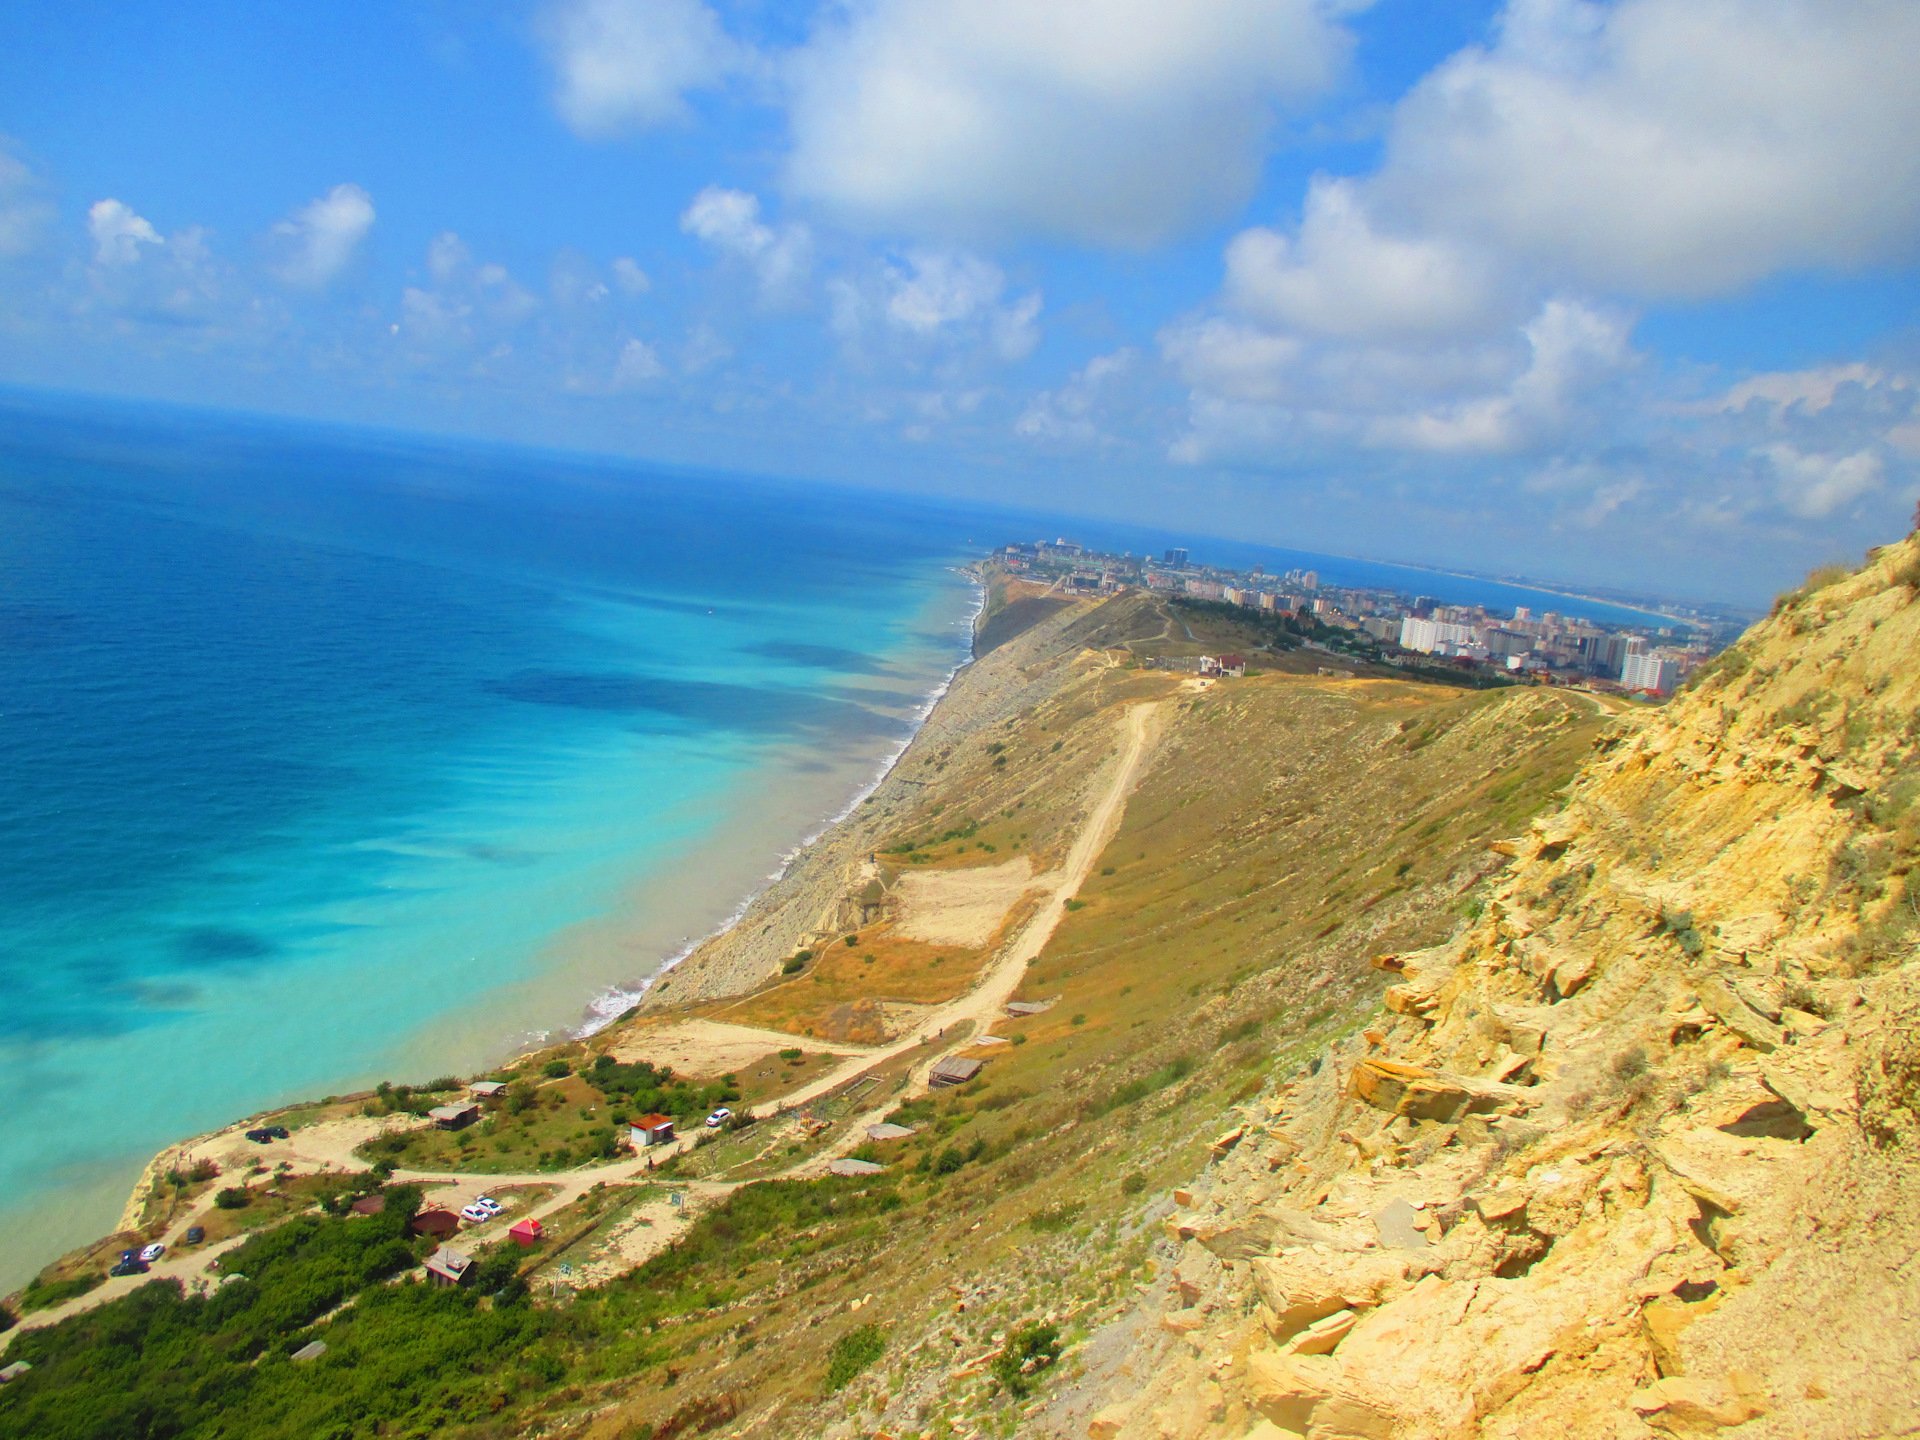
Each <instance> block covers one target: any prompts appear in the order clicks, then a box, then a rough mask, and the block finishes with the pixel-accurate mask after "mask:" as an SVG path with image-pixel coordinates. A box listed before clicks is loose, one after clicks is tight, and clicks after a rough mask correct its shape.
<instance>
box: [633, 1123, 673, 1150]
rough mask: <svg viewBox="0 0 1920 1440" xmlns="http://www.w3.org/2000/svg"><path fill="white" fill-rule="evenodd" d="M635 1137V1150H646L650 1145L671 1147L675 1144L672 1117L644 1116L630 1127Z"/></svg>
mask: <svg viewBox="0 0 1920 1440" xmlns="http://www.w3.org/2000/svg"><path fill="white" fill-rule="evenodd" d="M629 1133H630V1134H631V1135H632V1137H633V1148H634V1149H636V1150H644V1149H646V1148H647V1147H648V1146H649V1145H671V1144H672V1143H673V1117H672V1116H671V1115H642V1116H641V1117H640V1118H639V1119H638V1120H635V1121H634V1122H633V1123H632V1125H631V1126H630V1127H629Z"/></svg>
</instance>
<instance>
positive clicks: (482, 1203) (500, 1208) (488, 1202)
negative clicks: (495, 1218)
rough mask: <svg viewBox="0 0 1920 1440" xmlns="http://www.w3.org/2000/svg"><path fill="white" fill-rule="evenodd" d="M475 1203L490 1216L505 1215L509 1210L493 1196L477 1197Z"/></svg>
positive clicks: (474, 1199) (474, 1198)
mask: <svg viewBox="0 0 1920 1440" xmlns="http://www.w3.org/2000/svg"><path fill="white" fill-rule="evenodd" d="M473 1203H474V1204H476V1205H478V1206H479V1207H480V1208H481V1209H482V1210H484V1211H486V1212H487V1213H488V1214H489V1215H500V1214H504V1213H505V1211H506V1208H507V1207H506V1206H504V1205H502V1204H501V1203H500V1202H499V1201H498V1200H496V1199H494V1198H493V1197H492V1196H491V1195H476V1196H474V1197H473Z"/></svg>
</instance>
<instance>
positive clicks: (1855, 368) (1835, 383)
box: [1711, 360, 1912, 415]
mask: <svg viewBox="0 0 1920 1440" xmlns="http://www.w3.org/2000/svg"><path fill="white" fill-rule="evenodd" d="M1848 385H1857V386H1859V387H1860V388H1862V389H1864V390H1875V389H1879V388H1881V387H1882V386H1885V387H1887V388H1889V389H1893V390H1910V389H1911V388H1912V382H1910V381H1909V380H1908V379H1907V377H1906V376H1904V375H1889V374H1888V373H1887V372H1886V371H1885V370H1883V369H1881V368H1880V367H1879V366H1877V365H1869V364H1867V363H1866V362H1865V361H1862V360H1856V361H1854V362H1852V363H1851V364H1847V365H1823V366H1819V367H1818V368H1816V369H1812V370H1774V371H1769V372H1768V373H1766V374H1764V375H1754V376H1750V377H1749V378H1747V379H1745V380H1742V381H1741V382H1740V383H1739V384H1737V385H1735V386H1733V387H1732V388H1731V389H1730V390H1728V391H1727V393H1726V394H1725V395H1723V396H1721V397H1720V398H1719V399H1718V400H1716V401H1714V402H1712V406H1711V408H1713V409H1715V410H1724V411H1729V412H1733V411H1740V410H1745V409H1746V408H1747V407H1748V406H1749V405H1753V404H1755V403H1758V404H1760V405H1763V406H1771V407H1773V408H1774V409H1776V410H1789V409H1793V410H1799V411H1801V412H1802V413H1804V414H1808V415H1817V414H1819V413H1820V412H1821V411H1823V410H1827V409H1830V408H1832V406H1833V402H1834V400H1835V398H1836V397H1837V396H1838V395H1839V393H1840V391H1841V389H1842V388H1843V387H1845V386H1848Z"/></svg>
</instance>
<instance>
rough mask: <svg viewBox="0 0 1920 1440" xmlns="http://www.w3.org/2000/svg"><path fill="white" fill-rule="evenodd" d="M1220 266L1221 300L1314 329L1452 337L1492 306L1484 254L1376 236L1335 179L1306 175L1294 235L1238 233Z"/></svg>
mask: <svg viewBox="0 0 1920 1440" xmlns="http://www.w3.org/2000/svg"><path fill="white" fill-rule="evenodd" d="M1226 263H1227V281H1226V293H1225V299H1226V302H1227V303H1228V304H1229V305H1230V306H1232V307H1234V308H1236V309H1238V310H1240V311H1242V312H1244V313H1246V314H1249V315H1252V316H1255V317H1258V318H1260V319H1262V320H1266V321H1268V322H1271V323H1273V324H1275V325H1278V326H1280V327H1282V328H1286V329H1293V330H1300V331H1306V332H1308V333H1310V334H1315V335H1326V336H1336V337H1339V338H1343V339H1371V338H1382V337H1396V336H1409V335H1412V336H1418V335H1434V334H1455V333H1459V332H1461V331H1468V330H1473V329H1476V328H1479V327H1482V326H1484V325H1485V324H1486V323H1487V322H1488V320H1489V319H1490V317H1492V316H1494V315H1497V314H1498V313H1499V311H1500V309H1501V308H1502V307H1501V303H1500V300H1499V298H1498V297H1497V295H1496V291H1495V284H1494V279H1495V277H1494V275H1493V273H1492V267H1491V266H1490V265H1488V264H1487V262H1486V260H1485V259H1484V257H1482V256H1479V255H1477V254H1475V253H1473V252H1472V251H1470V250H1469V249H1468V248H1466V247H1464V246H1461V245H1458V244H1456V243H1454V242H1452V241H1449V240H1444V239H1436V238H1433V237H1431V236H1411V237H1410V236H1398V235H1388V234H1385V233H1383V232H1382V231H1381V230H1380V229H1379V228H1378V227H1377V226H1376V224H1375V223H1374V221H1373V220H1372V218H1371V217H1369V216H1368V215H1367V213H1366V210H1365V206H1364V204H1363V202H1362V201H1361V199H1360V196H1359V194H1358V193H1357V190H1356V187H1355V186H1354V185H1353V184H1352V182H1350V181H1344V180H1328V179H1325V178H1324V177H1323V178H1320V179H1316V180H1315V181H1314V183H1313V186H1312V188H1311V189H1310V190H1309V191H1308V193H1307V205H1306V213H1305V215H1304V217H1303V218H1302V220H1301V223H1300V229H1299V234H1298V235H1297V236H1295V237H1289V236H1286V235H1283V234H1281V233H1279V232H1278V231H1275V230H1270V229H1265V228H1258V227H1257V228H1255V229H1251V230H1244V231H1242V232H1241V233H1240V234H1239V235H1237V236H1235V237H1234V239H1233V241H1232V242H1231V243H1230V244H1229V245H1228V246H1227V256H1226Z"/></svg>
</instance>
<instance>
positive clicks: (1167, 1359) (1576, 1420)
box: [1100, 539, 1920, 1440]
mask: <svg viewBox="0 0 1920 1440" xmlns="http://www.w3.org/2000/svg"><path fill="white" fill-rule="evenodd" d="M1917 589H1920V541H1916V540H1915V539H1909V540H1907V541H1905V542H1903V543H1901V544H1900V545H1897V546H1892V547H1889V548H1888V549H1887V550H1885V551H1882V552H1880V553H1879V554H1878V555H1877V556H1876V557H1875V558H1874V559H1873V560H1872V561H1871V562H1870V563H1869V564H1868V565H1867V566H1866V567H1865V568H1864V569H1863V570H1861V571H1860V572H1858V573H1856V574H1854V575H1852V576H1850V577H1847V578H1845V579H1842V580H1839V581H1837V582H1835V583H1832V584H1829V585H1827V586H1825V587H1824V588H1821V589H1818V590H1812V591H1806V592H1800V593H1797V594H1796V595H1794V596H1791V597H1788V598H1787V599H1785V600H1783V602H1782V603H1781V605H1780V606H1778V607H1777V608H1776V611H1775V613H1774V615H1773V616H1772V617H1770V618H1769V619H1768V620H1766V621H1764V622H1762V623H1761V624H1760V625H1758V626H1756V627H1755V629H1754V630H1753V631H1752V632H1750V633H1749V635H1748V636H1747V637H1746V638H1745V639H1743V640H1742V642H1741V643H1740V644H1739V645H1738V646H1736V647H1735V648H1734V649H1733V650H1731V651H1730V652H1728V654H1727V656H1725V657H1723V658H1722V659H1721V660H1720V661H1719V662H1718V663H1717V664H1716V666H1715V668H1714V672H1713V673H1711V674H1709V675H1707V676H1705V677H1703V678H1702V679H1701V680H1700V681H1699V682H1698V683H1697V684H1696V685H1695V686H1694V687H1693V688H1691V689H1690V690H1689V691H1688V692H1687V693H1685V694H1683V695H1682V696H1680V697H1679V698H1677V699H1676V700H1675V701H1674V702H1672V704H1670V705H1669V706H1668V707H1667V708H1666V709H1665V710H1663V711H1660V712H1656V713H1653V714H1651V715H1649V716H1647V717H1645V718H1644V719H1643V720H1641V722H1640V723H1637V724H1636V723H1631V722H1630V721H1623V723H1622V724H1620V725H1619V726H1618V727H1616V728H1615V729H1613V730H1611V731H1610V732H1608V733H1607V734H1606V735H1604V736H1603V737H1602V739H1601V740H1600V741H1599V742H1598V746H1597V750H1596V753H1595V755H1594V757H1593V759H1592V760H1591V762H1590V763H1589V764H1588V765H1587V766H1586V767H1585V768H1584V770H1583V771H1582V773H1581V774H1580V776H1579V777H1578V778H1577V780H1576V781H1575V783H1574V784H1573V785H1572V786H1571V787H1570V789H1569V792H1568V794H1567V797H1566V803H1565V805H1564V807H1563V808H1562V809H1561V810H1559V811H1558V812H1556V813H1554V814H1552V815H1549V816H1546V817H1544V818H1542V819H1541V820H1539V821H1537V822H1535V824H1534V825H1533V826H1532V827H1531V829H1530V830H1529V832H1528V833H1527V834H1525V835H1522V836H1519V837H1517V838H1515V839H1513V840H1511V841H1508V842H1505V843H1503V845H1502V846H1501V847H1499V848H1500V849H1501V851H1502V853H1505V854H1507V855H1509V856H1510V857H1511V864H1510V865H1509V867H1508V869H1507V870H1506V872H1505V873H1504V874H1503V875H1502V876H1501V877H1500V878H1498V879H1497V880H1495V881H1493V882H1490V884H1489V886H1488V888H1487V891H1486V893H1485V895H1484V908H1483V910H1482V912H1481V914H1480V916H1479V918H1478V919H1477V920H1476V921H1475V922H1474V923H1472V924H1471V925H1470V926H1469V927H1468V928H1467V929H1466V930H1465V931H1463V932H1462V933H1461V934H1459V935H1458V936H1456V937H1455V938H1454V939H1453V940H1452V941H1451V942H1449V943H1448V944H1446V945H1444V946H1442V947H1439V948H1437V949H1435V950H1432V951H1426V952H1421V953H1418V954H1412V955H1390V956H1380V957H1376V958H1375V959H1374V961H1373V963H1374V964H1375V965H1376V966H1378V967H1379V968H1381V969H1383V970H1386V971H1387V972H1389V974H1390V975H1391V976H1392V977H1393V979H1394V981H1395V984H1394V987H1393V988H1392V989H1390V990H1389V991H1388V992H1387V998H1386V1005H1385V1011H1386V1013H1385V1014H1384V1015H1383V1016H1382V1017H1381V1018H1380V1020H1379V1021H1378V1022H1377V1023H1376V1024H1375V1025H1374V1026H1373V1028H1371V1029H1369V1030H1367V1031H1366V1032H1365V1033H1364V1034H1363V1035H1361V1036H1359V1037H1356V1038H1355V1039H1354V1041H1353V1042H1351V1044H1350V1045H1348V1046H1347V1047H1346V1048H1345V1049H1344V1050H1341V1051H1339V1052H1336V1053H1333V1054H1330V1055H1327V1056H1324V1057H1322V1059H1321V1060H1320V1061H1318V1062H1316V1064H1315V1065H1314V1066H1313V1067H1312V1070H1311V1073H1309V1072H1307V1071H1302V1072H1300V1073H1299V1074H1296V1075H1294V1076H1292V1077H1290V1078H1288V1079H1287V1080H1286V1081H1285V1082H1284V1083H1281V1084H1279V1085H1277V1086H1276V1087H1275V1088H1274V1089H1273V1090H1272V1091H1271V1093H1269V1094H1267V1095H1266V1096H1264V1097H1263V1098H1261V1099H1259V1100H1257V1101H1255V1102H1253V1103H1252V1104H1251V1105H1249V1106H1247V1107H1244V1108H1245V1111H1246V1113H1245V1114H1244V1115H1243V1116H1241V1117H1240V1119H1241V1121H1242V1123H1243V1124H1244V1126H1245V1131H1244V1135H1243V1138H1242V1139H1241V1141H1240V1143H1239V1144H1237V1145H1236V1146H1235V1147H1233V1148H1232V1149H1231V1150H1230V1151H1227V1152H1225V1153H1219V1152H1216V1153H1217V1157H1218V1158H1216V1160H1215V1162H1214V1163H1213V1165H1212V1167H1211V1168H1210V1170H1209V1171H1208V1173H1207V1174H1205V1175H1204V1176H1202V1177H1200V1178H1198V1179H1196V1180H1195V1181H1194V1182H1193V1183H1192V1185H1191V1186H1190V1187H1188V1188H1187V1189H1186V1190H1183V1191H1182V1192H1180V1193H1179V1195H1178V1197H1177V1198H1178V1199H1179V1201H1180V1202H1182V1203H1181V1205H1180V1208H1179V1210H1178V1211H1177V1213H1176V1214H1175V1215H1174V1216H1173V1217H1172V1218H1171V1219H1170V1220H1169V1221H1168V1222H1167V1230H1168V1235H1169V1243H1170V1244H1172V1245H1174V1246H1176V1247H1177V1256H1176V1259H1175V1267H1176V1274H1175V1284H1174V1285H1173V1286H1172V1287H1171V1292H1170V1293H1171V1296H1172V1298H1173V1301H1174V1302H1176V1303H1178V1305H1179V1306H1180V1307H1181V1308H1179V1309H1178V1310H1177V1311H1174V1312H1171V1313H1169V1314H1168V1315H1166V1316H1165V1317H1163V1323H1162V1324H1161V1326H1160V1327H1158V1329H1157V1330H1156V1331H1155V1332H1154V1333H1155V1334H1157V1335H1158V1337H1159V1338H1158V1340H1157V1341H1156V1342H1155V1343H1156V1344H1157V1345H1158V1346H1159V1347H1160V1352H1161V1353H1159V1354H1158V1355H1157V1356H1154V1357H1142V1360H1141V1362H1139V1363H1136V1364H1135V1365H1134V1366H1133V1367H1132V1368H1133V1373H1134V1375H1136V1376H1144V1377H1150V1378H1147V1379H1145V1380H1144V1381H1139V1382H1134V1383H1132V1385H1131V1390H1130V1391H1129V1392H1127V1393H1121V1394H1116V1395H1112V1396H1108V1397H1105V1398H1106V1399H1107V1400H1108V1401H1109V1402H1110V1406H1109V1408H1108V1409H1106V1410H1104V1411H1102V1412H1101V1417H1102V1418H1101V1421H1100V1423H1101V1426H1102V1431H1101V1433H1103V1434H1107V1435H1111V1436H1114V1437H1116V1440H1133V1437H1148V1436H1152V1437H1188V1436H1191V1437H1199V1436H1221V1437H1229V1436H1230V1437H1236V1440H1237V1437H1242V1436H1251V1435H1262V1436H1305V1437H1310V1440H1389V1437H1392V1440H1426V1437H1433V1440H1440V1437H1463V1440H1464V1437H1468V1436H1512V1437H1521V1436H1539V1435H1567V1436H1608V1437H1622V1436H1658V1435H1674V1436H1702V1435H1713V1434H1718V1433H1721V1432H1723V1431H1724V1432H1737V1433H1738V1434H1740V1435H1742V1436H1782V1437H1784V1436H1809V1435H1810V1436H1836V1437H1837V1436H1867V1435H1879V1434H1883V1433H1910V1432H1911V1431H1912V1430H1913V1429H1914V1428H1915V1427H1916V1426H1920V1385H1916V1379H1917V1378H1920V1326H1916V1325H1915V1324H1914V1321H1913V1317H1914V1316H1915V1315H1920V1262H1916V1260H1915V1259H1914V1256H1915V1255H1916V1254H1920V1184H1917V1183H1916V1182H1920V959H1916V950H1915V942H1916V937H1920V880H1916V879H1915V878H1914V865H1915V861H1916V858H1920V598H1917V597H1916V590H1917ZM1149 1361H1150V1362H1151V1363H1148V1362H1149ZM1197 1399H1203V1400H1204V1402H1205V1403H1196V1400H1197Z"/></svg>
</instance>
